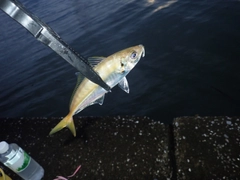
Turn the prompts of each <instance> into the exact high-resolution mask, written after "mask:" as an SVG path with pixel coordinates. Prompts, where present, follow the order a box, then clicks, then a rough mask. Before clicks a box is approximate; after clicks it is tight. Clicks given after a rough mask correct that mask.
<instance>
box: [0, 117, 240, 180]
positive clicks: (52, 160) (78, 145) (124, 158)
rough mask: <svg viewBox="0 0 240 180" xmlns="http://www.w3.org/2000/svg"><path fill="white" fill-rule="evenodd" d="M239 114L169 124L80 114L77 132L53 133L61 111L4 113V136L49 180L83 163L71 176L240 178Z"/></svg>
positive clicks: (0, 122)
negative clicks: (29, 114) (35, 114)
mask: <svg viewBox="0 0 240 180" xmlns="http://www.w3.org/2000/svg"><path fill="white" fill-rule="evenodd" d="M239 119H240V118H238V117H223V116H221V117H220V116H214V117H200V116H192V117H178V118H175V119H174V121H173V123H172V124H170V125H164V124H162V123H160V122H159V121H154V120H153V119H150V118H148V117H136V116H115V117H75V118H74V121H75V126H76V127H77V137H75V138H74V137H73V136H72V135H71V133H70V131H69V130H68V129H64V130H62V131H60V132H59V133H56V134H54V135H53V136H51V137H50V136H48V133H49V131H50V130H51V128H52V127H54V126H55V125H56V124H57V123H58V122H59V121H60V120H61V118H60V117H56V118H45V117H34V118H25V117H22V118H0V127H1V131H0V138H1V139H0V140H1V141H2V140H5V141H7V142H9V143H12V142H16V143H17V144H19V145H20V146H21V147H22V148H23V149H24V150H25V151H26V152H28V153H29V154H30V155H31V156H32V157H33V158H34V159H35V160H36V161H38V162H39V163H40V164H41V165H42V166H43V167H44V169H45V176H44V178H43V179H47V180H48V179H54V178H55V177H56V176H57V175H62V176H65V177H66V176H67V175H70V174H71V173H73V171H74V170H75V168H76V167H77V166H78V165H80V164H81V165H82V167H81V169H80V170H79V172H78V173H77V174H76V176H74V177H73V178H71V179H154V180H159V179H238V178H239V177H240V171H239V170H240V169H239V168H240V155H239V151H240V121H239ZM0 167H2V168H4V171H5V172H6V173H7V174H8V175H9V176H10V177H12V178H13V179H14V180H15V179H20V178H18V177H17V176H16V175H15V174H14V173H13V172H11V171H10V170H9V169H7V168H5V167H4V166H3V165H2V164H0Z"/></svg>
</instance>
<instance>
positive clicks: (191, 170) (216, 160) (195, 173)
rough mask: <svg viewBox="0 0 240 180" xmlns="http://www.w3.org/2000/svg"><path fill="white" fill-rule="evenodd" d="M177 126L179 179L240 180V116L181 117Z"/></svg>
mask: <svg viewBox="0 0 240 180" xmlns="http://www.w3.org/2000/svg"><path fill="white" fill-rule="evenodd" d="M173 124H174V126H173V127H174V135H175V137H174V138H175V159H176V167H177V168H176V171H177V172H176V174H177V179H187V180H188V179H240V118H239V117H231V118H230V117H199V116H195V117H180V118H176V119H175V120H174V122H173Z"/></svg>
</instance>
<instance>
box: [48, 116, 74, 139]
mask: <svg viewBox="0 0 240 180" xmlns="http://www.w3.org/2000/svg"><path fill="white" fill-rule="evenodd" d="M65 127H67V128H68V129H70V131H71V132H72V134H73V136H76V129H75V125H74V121H73V117H72V115H67V116H66V117H65V118H63V119H62V120H61V121H60V122H59V123H58V124H57V125H56V126H55V127H54V128H53V129H52V130H51V132H50V133H49V135H52V134H54V133H56V132H58V131H60V130H62V129H63V128H65Z"/></svg>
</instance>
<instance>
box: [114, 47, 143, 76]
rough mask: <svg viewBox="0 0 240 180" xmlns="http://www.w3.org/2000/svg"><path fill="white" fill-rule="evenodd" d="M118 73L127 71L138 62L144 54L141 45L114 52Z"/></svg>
mask: <svg viewBox="0 0 240 180" xmlns="http://www.w3.org/2000/svg"><path fill="white" fill-rule="evenodd" d="M114 56H115V57H114V59H115V63H116V64H117V72H118V73H126V74H127V73H128V72H129V71H131V70H132V69H133V68H134V66H135V65H136V64H137V63H138V61H139V60H140V59H141V57H144V56H145V49H144V46H143V45H137V46H133V47H129V48H127V49H124V50H122V51H119V52H117V53H115V54H114Z"/></svg>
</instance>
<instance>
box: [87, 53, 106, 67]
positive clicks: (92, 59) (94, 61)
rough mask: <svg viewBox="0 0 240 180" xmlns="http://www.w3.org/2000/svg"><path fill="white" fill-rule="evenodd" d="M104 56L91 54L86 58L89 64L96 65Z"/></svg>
mask: <svg viewBox="0 0 240 180" xmlns="http://www.w3.org/2000/svg"><path fill="white" fill-rule="evenodd" d="M105 58H106V57H102V56H93V57H89V58H88V62H89V64H91V66H92V67H94V66H96V65H98V64H99V63H100V62H101V61H102V60H104V59H105Z"/></svg>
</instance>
